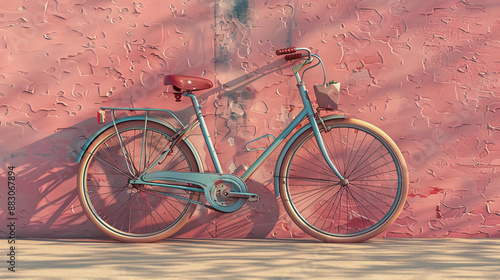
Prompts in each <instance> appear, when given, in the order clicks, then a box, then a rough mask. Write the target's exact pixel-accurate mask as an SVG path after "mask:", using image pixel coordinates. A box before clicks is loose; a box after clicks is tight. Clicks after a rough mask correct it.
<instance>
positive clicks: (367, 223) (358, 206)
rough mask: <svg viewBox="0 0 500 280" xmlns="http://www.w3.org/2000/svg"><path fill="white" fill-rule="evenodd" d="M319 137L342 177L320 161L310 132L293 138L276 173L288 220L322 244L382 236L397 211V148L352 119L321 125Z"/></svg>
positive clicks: (401, 189) (402, 184) (401, 200)
mask: <svg viewBox="0 0 500 280" xmlns="http://www.w3.org/2000/svg"><path fill="white" fill-rule="evenodd" d="M325 126H326V128H327V129H326V131H325V129H324V128H323V127H322V126H321V125H320V131H321V134H322V137H323V140H324V142H325V146H326V149H327V151H328V153H329V156H330V158H331V159H332V161H333V163H334V165H335V166H336V167H337V169H338V170H339V172H340V173H341V174H342V176H343V177H344V178H345V179H347V180H348V184H346V183H347V182H346V181H345V182H340V180H339V179H338V177H337V176H336V175H335V174H334V173H333V171H332V170H331V169H330V167H329V166H328V165H327V163H326V161H325V159H324V158H323V156H322V154H321V152H320V150H319V147H318V144H317V141H316V138H315V137H314V133H313V131H312V129H311V128H310V129H308V130H306V131H305V132H304V133H302V134H301V135H299V136H298V138H297V139H296V140H294V142H293V143H292V144H291V146H290V148H289V149H288V151H287V152H286V154H285V156H284V159H283V161H282V165H281V171H280V174H279V176H280V181H279V182H280V195H281V199H282V202H283V204H284V206H285V209H286V211H287V212H288V214H289V215H290V217H291V218H292V220H293V221H294V222H295V223H296V224H297V225H298V226H299V227H300V228H301V229H302V230H304V231H305V232H306V233H308V234H309V235H311V236H313V237H315V238H317V239H320V240H323V241H325V242H362V241H364V240H367V239H369V238H372V237H374V236H376V235H378V234H380V233H381V232H382V231H384V230H385V229H386V228H387V227H388V226H389V225H390V224H391V223H392V222H393V221H394V220H396V218H397V216H398V215H399V213H400V212H401V210H402V209H403V206H404V204H405V201H406V196H407V192H408V171H407V167H406V164H405V161H404V158H403V156H402V154H401V152H400V151H399V149H398V147H397V146H396V144H395V143H394V141H392V140H391V139H390V138H389V136H387V134H385V133H384V132H383V131H382V130H380V129H379V128H377V127H375V126H373V125H371V124H369V123H366V122H363V121H360V120H357V119H335V120H327V121H325Z"/></svg>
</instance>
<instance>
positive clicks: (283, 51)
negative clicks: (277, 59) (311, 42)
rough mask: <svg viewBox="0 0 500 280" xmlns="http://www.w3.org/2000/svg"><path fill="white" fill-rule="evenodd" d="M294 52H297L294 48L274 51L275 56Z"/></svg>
mask: <svg viewBox="0 0 500 280" xmlns="http://www.w3.org/2000/svg"><path fill="white" fill-rule="evenodd" d="M296 51H297V49H296V48H295V47H291V48H284V49H279V50H276V54H277V55H283V54H290V53H295V52H296Z"/></svg>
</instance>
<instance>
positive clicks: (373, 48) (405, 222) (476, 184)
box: [0, 0, 500, 238]
mask: <svg viewBox="0 0 500 280" xmlns="http://www.w3.org/2000/svg"><path fill="white" fill-rule="evenodd" d="M499 12H500V6H499V5H497V4H496V3H495V2H493V1H486V0H468V1H464V0H462V1H459V0H438V1H416V0H389V1H387V0H354V1H347V0H311V1H298V0H286V1H277V0H254V1H253V0H237V1H224V0H215V1H212V0H191V1H190V0H171V1H152V0H144V1H115V0H113V1H94V0H78V1H68V0H34V1H22V0H13V1H3V2H2V5H1V7H0V175H1V176H2V177H1V180H3V181H4V182H5V181H6V175H7V173H8V166H11V165H14V166H16V172H17V174H18V177H17V185H18V192H17V213H18V215H19V219H18V235H19V236H20V237H26V238H27V237H55V238H65V237H102V234H101V233H100V232H98V231H97V230H96V229H95V227H94V226H93V225H92V224H91V223H90V222H89V221H87V218H86V217H85V215H84V214H83V212H82V209H81V207H80V204H79V201H78V197H77V192H76V173H77V169H78V164H77V163H75V159H76V155H77V154H78V152H79V151H80V148H81V146H82V145H83V144H84V143H85V141H86V140H87V139H88V138H89V137H90V136H91V135H92V134H93V133H94V132H95V131H96V130H97V129H98V128H99V125H98V124H97V122H96V119H95V114H96V111H97V110H98V108H99V107H101V106H108V107H136V108H140V107H153V108H166V109H170V110H172V111H174V112H175V113H176V114H179V116H180V117H181V119H183V120H190V118H192V113H191V109H190V102H188V101H187V100H184V101H183V102H174V97H173V96H172V95H171V94H169V93H168V92H166V91H167V88H166V87H165V86H164V85H163V84H162V78H163V76H164V75H165V74H174V73H175V74H183V75H196V76H204V77H205V78H207V79H210V80H212V81H213V82H214V84H215V88H214V89H212V90H208V91H205V92H202V93H200V94H199V96H200V100H201V103H202V105H203V106H204V108H203V110H204V112H205V113H206V114H207V122H208V125H209V129H210V131H211V132H212V134H213V138H214V141H215V145H216V148H217V150H218V154H219V156H220V159H221V162H222V168H223V171H224V172H228V173H229V172H230V173H235V174H239V175H241V174H242V173H243V172H244V170H246V168H248V166H249V164H250V163H252V162H253V161H254V160H255V159H256V158H257V157H258V156H259V155H260V153H261V152H260V151H252V152H247V151H246V149H245V144H246V143H247V142H249V141H251V140H252V139H255V138H257V137H260V136H262V135H266V134H272V135H274V136H277V135H278V134H279V132H280V131H281V130H282V129H283V128H284V127H285V126H286V125H287V124H288V123H289V122H290V121H291V120H292V119H293V117H294V116H295V115H296V114H297V113H298V112H299V111H300V106H301V104H300V102H299V101H298V92H297V89H296V84H295V83H296V82H295V80H294V79H293V77H292V75H291V69H290V68H289V67H288V64H286V63H285V62H284V61H283V60H282V59H279V58H278V57H276V55H274V51H275V50H276V49H277V48H282V47H289V46H305V47H311V48H312V49H313V50H314V52H316V53H318V54H319V55H321V57H322V58H323V59H324V61H325V62H326V68H327V69H326V70H327V73H328V78H329V79H335V80H337V81H340V82H341V83H342V87H341V96H340V105H339V107H340V109H341V110H342V111H345V112H347V113H349V114H352V115H355V116H356V117H357V118H360V119H362V120H366V121H369V122H371V123H373V124H375V125H377V126H378V127H380V128H382V129H383V130H384V131H386V132H387V133H388V134H389V135H390V136H391V137H392V138H393V139H394V140H395V142H396V143H397V145H398V146H399V147H400V149H401V151H402V152H403V155H404V157H405V159H406V162H407V164H408V168H409V174H410V192H409V197H408V200H407V203H406V205H405V208H404V210H403V212H402V213H401V215H400V216H399V218H398V219H397V221H396V222H395V223H394V224H393V225H392V226H391V227H390V228H389V229H388V230H387V231H386V232H384V234H382V235H381V236H380V237H420V238H422V237H426V238H427V237H436V238H441V237H500V232H499V230H500V197H499V196H500V188H499V183H500V175H499V167H500V148H499V147H500V146H499V144H498V139H499V137H500V93H499V90H498V87H499V86H500V82H499V79H500V74H499V73H500V55H498V53H499V52H498V51H499V49H500V41H499V39H498V38H499V36H500V20H498V18H497V17H496V15H497V14H498V13H499ZM317 74H318V73H316V74H309V75H306V82H310V83H316V82H317V81H316V80H315V78H317V77H318V75H317ZM198 136H199V135H198ZM268 140H269V139H267V138H265V139H261V140H259V141H257V142H256V143H253V144H255V145H256V146H255V148H258V147H262V146H266V145H268V144H269V141H268ZM198 142H199V141H198ZM198 144H199V143H196V145H198ZM201 151H202V154H203V153H206V152H205V151H204V150H203V149H201ZM276 157H277V155H276V154H275V155H273V156H272V157H271V158H270V159H269V160H268V161H267V162H266V163H265V164H264V165H263V167H261V168H260V169H259V170H258V171H257V172H256V173H255V174H254V175H253V176H252V177H251V180H250V181H249V184H248V185H249V189H250V190H253V191H254V192H256V193H258V194H259V195H260V196H261V200H260V201H259V202H256V203H247V204H246V205H245V206H244V207H243V208H242V209H241V210H239V211H238V212H236V213H233V214H220V213H216V212H213V211H211V210H207V209H203V208H198V209H197V211H196V212H195V214H194V216H193V218H192V219H191V220H190V222H189V223H188V224H187V225H186V227H185V228H183V229H182V230H181V231H180V232H179V233H178V234H176V236H179V237H199V238H205V237H220V238H226V237H227V238H239V237H251V238H265V237H267V238H271V237H279V238H302V237H307V236H306V235H305V234H304V233H303V232H302V231H300V230H299V229H298V228H297V227H296V226H295V225H293V223H292V222H291V220H290V218H289V217H288V216H287V214H286V212H285V211H284V209H283V207H282V206H281V202H280V201H279V199H276V198H275V195H274V186H273V170H274V163H275V160H276ZM207 166H208V167H209V168H212V167H211V165H210V164H207ZM0 184H3V183H0ZM0 201H4V202H6V201H7V191H6V188H4V187H2V188H1V189H0ZM0 216H1V217H2V220H5V219H6V217H7V210H6V203H0ZM0 234H1V236H7V235H8V233H7V232H6V228H0Z"/></svg>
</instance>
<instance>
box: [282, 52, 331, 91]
mask: <svg viewBox="0 0 500 280" xmlns="http://www.w3.org/2000/svg"><path fill="white" fill-rule="evenodd" d="M284 54H285V60H288V61H290V60H294V59H300V58H303V57H306V59H305V60H304V61H303V62H302V63H299V64H298V65H297V66H295V67H294V68H293V72H294V73H295V74H297V73H298V72H299V71H300V70H301V69H302V67H304V66H305V65H306V64H309V63H311V62H312V61H313V59H314V58H316V59H317V60H318V63H317V64H315V65H313V66H310V67H309V68H307V69H306V70H304V72H303V73H302V76H303V75H304V73H305V72H306V71H307V70H309V69H311V68H314V67H316V66H318V65H320V64H321V67H322V68H323V84H326V71H325V66H324V65H323V61H321V58H320V57H319V56H318V55H316V54H312V53H311V50H310V49H308V48H296V47H291V48H284V49H278V50H276V55H284Z"/></svg>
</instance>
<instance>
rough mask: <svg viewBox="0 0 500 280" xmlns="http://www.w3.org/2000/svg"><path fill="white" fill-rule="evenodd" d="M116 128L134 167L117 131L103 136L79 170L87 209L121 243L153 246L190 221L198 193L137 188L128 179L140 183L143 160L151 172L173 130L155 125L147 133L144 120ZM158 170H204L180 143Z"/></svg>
mask: <svg viewBox="0 0 500 280" xmlns="http://www.w3.org/2000/svg"><path fill="white" fill-rule="evenodd" d="M117 128H118V131H119V133H120V135H121V138H122V142H123V143H124V147H127V148H126V149H125V150H126V153H128V154H129V157H130V158H131V159H133V160H132V161H133V162H134V164H133V166H132V167H131V166H128V167H127V165H126V163H125V160H124V159H123V158H124V157H123V150H122V149H121V148H120V144H119V142H120V140H118V137H117V136H116V135H117V134H116V131H115V128H114V127H112V128H110V129H109V130H107V131H105V132H104V133H103V135H102V137H98V139H97V140H96V142H95V144H92V145H91V146H90V147H89V150H88V152H87V153H86V155H85V156H84V158H83V161H82V162H83V163H84V164H83V165H82V166H81V168H80V174H81V177H80V178H79V182H80V184H81V187H80V188H79V194H80V199H81V201H82V205H83V206H84V210H85V212H86V214H87V216H88V217H89V219H90V220H91V221H92V223H93V224H94V225H96V226H97V227H98V228H99V229H100V230H101V231H102V232H104V233H105V234H107V235H108V236H110V237H112V238H114V239H117V240H120V241H126V242H150V241H156V240H159V239H162V238H165V237H167V236H170V235H171V234H173V233H175V232H176V231H177V230H178V229H180V227H182V226H183V225H184V224H185V223H186V222H187V220H188V218H189V217H190V216H191V214H192V213H193V211H194V208H195V207H196V205H195V204H194V203H192V202H189V200H198V199H199V194H198V193H195V192H185V191H179V190H175V189H166V190H163V191H162V193H159V192H157V191H156V189H155V187H153V186H149V185H137V186H133V185H130V184H128V183H127V181H128V180H129V179H136V177H137V176H138V175H139V174H140V173H141V170H140V169H141V168H138V167H137V166H138V165H139V163H137V162H138V161H139V162H140V160H136V159H138V158H141V159H143V160H142V164H143V165H144V167H143V168H147V166H148V164H151V163H152V162H153V161H154V159H156V158H157V157H158V156H159V153H160V152H161V151H163V150H164V149H165V148H166V145H167V144H168V143H167V142H168V138H169V137H170V136H169V135H171V134H173V132H172V131H171V130H169V129H168V128H166V127H164V126H162V125H159V124H156V123H151V124H148V129H147V130H146V133H144V122H141V121H139V122H130V123H123V124H119V125H118V126H117ZM141 132H142V133H141ZM143 143H146V144H147V145H149V146H150V149H146V152H144V151H142V152H139V150H140V149H137V146H143ZM138 155H139V156H138ZM120 156H122V161H120ZM146 157H149V159H145V158H146ZM111 166H113V167H111ZM134 169H137V170H135V171H136V172H137V174H135V175H133V174H131V173H133V172H134ZM110 170H111V171H110ZM159 170H176V171H186V172H197V171H199V167H198V165H197V162H196V160H195V157H194V155H193V154H192V152H191V150H190V149H189V148H188V146H187V145H186V144H185V143H184V142H181V143H179V144H178V146H177V147H175V148H174V150H173V151H172V156H170V158H167V160H165V162H164V163H163V164H162V168H159V167H157V166H155V167H154V168H153V169H152V171H159ZM176 196H177V197H176ZM179 196H180V197H183V198H184V199H179V198H178V197H179Z"/></svg>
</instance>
